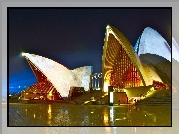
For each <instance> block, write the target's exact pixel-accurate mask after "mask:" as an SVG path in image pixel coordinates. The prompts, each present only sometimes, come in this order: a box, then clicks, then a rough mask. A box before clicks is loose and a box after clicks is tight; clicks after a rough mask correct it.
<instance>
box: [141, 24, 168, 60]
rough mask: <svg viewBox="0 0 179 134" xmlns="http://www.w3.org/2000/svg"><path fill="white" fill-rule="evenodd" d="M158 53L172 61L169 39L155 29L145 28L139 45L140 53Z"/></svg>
mask: <svg viewBox="0 0 179 134" xmlns="http://www.w3.org/2000/svg"><path fill="white" fill-rule="evenodd" d="M147 53H148V54H156V55H159V56H162V57H164V58H165V59H167V60H169V61H170V62H171V48H170V46H169V45H168V43H167V41H166V40H165V39H164V38H163V37H162V36H161V35H160V34H159V33H158V32H157V31H156V30H154V29H152V28H150V27H147V28H145V29H144V31H143V33H142V35H141V39H140V45H139V52H138V55H140V54H147Z"/></svg>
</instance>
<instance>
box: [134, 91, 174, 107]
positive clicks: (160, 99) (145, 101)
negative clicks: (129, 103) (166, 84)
mask: <svg viewBox="0 0 179 134" xmlns="http://www.w3.org/2000/svg"><path fill="white" fill-rule="evenodd" d="M135 105H171V90H170V89H163V90H154V91H152V93H151V94H149V95H147V96H145V97H143V98H141V99H140V100H139V101H137V102H136V103H135Z"/></svg>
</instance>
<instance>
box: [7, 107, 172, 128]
mask: <svg viewBox="0 0 179 134" xmlns="http://www.w3.org/2000/svg"><path fill="white" fill-rule="evenodd" d="M9 126H171V107H170V106H133V105H120V106H107V105H88V106H86V105H70V104H67V105H65V104H10V105H9ZM106 131H110V130H108V127H107V128H106Z"/></svg>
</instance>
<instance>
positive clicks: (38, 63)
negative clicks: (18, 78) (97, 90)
mask: <svg viewBox="0 0 179 134" xmlns="http://www.w3.org/2000/svg"><path fill="white" fill-rule="evenodd" d="M22 56H24V57H25V58H26V60H27V62H28V64H29V65H30V67H31V69H32V70H33V72H34V74H35V76H36V78H37V83H36V84H34V85H32V86H30V87H28V88H27V89H25V90H24V91H22V93H23V94H24V95H26V94H28V95H27V96H28V99H31V98H33V97H34V96H36V97H42V98H45V99H50V100H54V99H56V98H58V97H57V96H60V97H67V96H68V94H69V90H70V87H84V90H85V91H87V90H88V89H89V86H90V75H91V72H92V67H91V66H84V67H80V68H77V69H74V70H69V69H68V68H66V67H65V66H63V65H61V64H59V63H57V62H55V61H53V60H51V59H48V58H45V57H42V56H39V55H35V54H29V53H22ZM36 92H38V93H39V95H38V96H37V95H34V94H35V93H36ZM30 93H31V96H30V95H29V94H30ZM43 93H44V94H46V95H47V96H44V94H43ZM29 97H31V98H29ZM24 98H25V97H24Z"/></svg>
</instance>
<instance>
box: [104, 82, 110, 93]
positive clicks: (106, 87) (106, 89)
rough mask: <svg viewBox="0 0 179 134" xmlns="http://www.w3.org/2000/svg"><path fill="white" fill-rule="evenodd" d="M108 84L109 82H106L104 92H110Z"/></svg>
mask: <svg viewBox="0 0 179 134" xmlns="http://www.w3.org/2000/svg"><path fill="white" fill-rule="evenodd" d="M108 86H109V84H108V83H104V92H108Z"/></svg>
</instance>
